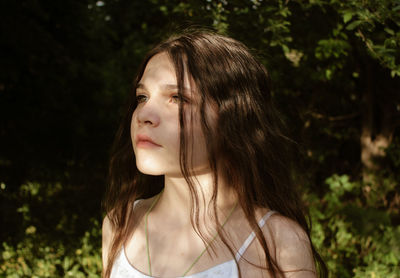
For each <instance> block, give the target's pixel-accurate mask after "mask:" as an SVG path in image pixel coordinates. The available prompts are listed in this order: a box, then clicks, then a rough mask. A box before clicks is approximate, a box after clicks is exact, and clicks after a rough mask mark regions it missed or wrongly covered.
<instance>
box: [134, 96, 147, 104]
mask: <svg viewBox="0 0 400 278" xmlns="http://www.w3.org/2000/svg"><path fill="white" fill-rule="evenodd" d="M146 100H147V96H146V95H137V96H136V101H137V103H142V102H145V101H146Z"/></svg>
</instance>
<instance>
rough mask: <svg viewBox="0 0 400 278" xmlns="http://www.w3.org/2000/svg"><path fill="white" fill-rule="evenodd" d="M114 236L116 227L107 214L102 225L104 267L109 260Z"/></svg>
mask: <svg viewBox="0 0 400 278" xmlns="http://www.w3.org/2000/svg"><path fill="white" fill-rule="evenodd" d="M113 237H114V228H113V225H112V222H111V220H110V217H109V215H106V216H105V217H104V219H103V226H102V244H101V245H102V246H101V249H102V252H101V253H102V260H103V269H105V268H106V264H107V260H108V252H109V249H110V244H111V241H112V238H113Z"/></svg>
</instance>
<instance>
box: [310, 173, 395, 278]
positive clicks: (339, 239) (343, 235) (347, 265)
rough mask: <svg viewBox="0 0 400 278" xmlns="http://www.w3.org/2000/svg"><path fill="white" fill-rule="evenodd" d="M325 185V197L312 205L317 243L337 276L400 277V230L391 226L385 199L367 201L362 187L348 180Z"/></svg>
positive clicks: (313, 200)
mask: <svg viewBox="0 0 400 278" xmlns="http://www.w3.org/2000/svg"><path fill="white" fill-rule="evenodd" d="M387 183H389V182H387ZM326 184H327V185H328V187H329V190H327V192H326V193H325V194H324V196H323V197H322V198H319V197H317V196H316V195H315V194H310V195H309V200H310V209H311V211H310V213H311V217H312V220H313V223H314V226H313V231H312V236H313V240H314V243H315V244H316V245H317V246H318V249H319V250H320V251H321V253H322V255H323V257H324V258H325V260H326V263H327V264H328V268H329V270H330V271H331V275H332V277H399V276H398V275H399V270H400V225H395V226H392V223H391V218H392V217H393V215H391V213H390V212H388V211H385V210H384V209H382V205H383V203H384V201H383V200H382V199H381V196H385V195H386V194H385V193H383V194H382V192H369V193H368V195H370V197H369V199H370V200H369V201H368V200H366V198H365V194H362V191H363V184H362V183H360V182H352V181H351V180H350V178H349V177H348V176H347V175H341V176H339V175H333V176H331V177H329V178H327V179H326ZM371 195H372V196H371ZM371 200H373V201H371ZM366 202H368V203H369V205H368V206H366Z"/></svg>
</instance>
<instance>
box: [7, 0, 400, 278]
mask: <svg viewBox="0 0 400 278" xmlns="http://www.w3.org/2000/svg"><path fill="white" fill-rule="evenodd" d="M0 18H1V21H2V24H1V25H0V26H1V27H0V28H1V31H2V32H0V39H1V42H2V43H1V44H0V50H1V52H2V53H6V55H3V56H4V57H3V58H2V61H1V63H2V69H4V70H2V71H0V121H1V123H0V134H2V136H0V145H1V146H3V148H2V149H1V153H0V202H1V204H2V210H1V216H2V219H1V226H2V229H1V230H0V235H1V246H0V252H1V258H0V276H1V277H98V276H99V275H100V268H101V265H100V264H101V260H100V242H101V240H100V234H99V233H100V227H99V220H98V219H100V202H101V201H100V200H101V196H102V194H103V191H104V187H105V183H106V182H105V181H106V174H105V173H106V169H107V159H108V152H109V149H110V145H111V142H112V136H113V134H114V133H115V130H116V127H117V124H118V121H119V117H120V114H121V109H122V107H123V103H124V100H125V99H126V98H127V96H128V95H129V93H128V92H129V90H130V84H131V81H132V77H133V76H134V74H135V70H136V69H137V67H138V64H139V62H140V61H141V59H142V57H143V55H144V54H145V53H146V52H147V50H148V49H149V48H151V46H152V45H154V43H156V42H159V41H160V40H161V39H162V38H165V37H166V36H168V35H169V34H170V33H171V32H172V31H176V30H182V29H184V28H185V27H188V26H193V25H195V26H204V27H207V28H210V29H214V30H217V31H218V32H220V33H224V34H228V35H230V36H232V37H234V38H236V39H239V40H240V41H242V42H244V43H245V44H246V45H248V46H249V47H250V48H251V49H252V50H254V52H255V54H256V55H257V56H258V57H259V59H260V60H261V61H262V62H263V63H264V64H265V65H266V67H267V69H268V70H269V74H270V76H271V79H272V81H273V82H272V83H273V85H274V86H273V87H274V90H273V92H272V93H273V96H274V99H275V101H276V103H277V104H278V106H279V108H280V110H281V111H282V114H283V115H285V117H286V118H285V120H286V121H287V122H288V125H289V129H290V130H291V131H292V134H291V135H292V137H294V139H295V140H297V141H299V142H301V145H302V147H303V148H304V149H303V151H304V154H305V156H306V158H307V160H306V163H307V169H308V171H307V172H304V173H303V174H304V175H305V179H306V180H308V181H309V185H308V186H306V188H305V190H306V191H307V192H310V193H309V194H308V195H307V197H306V199H307V201H308V203H309V205H310V209H311V216H312V219H313V241H314V242H315V244H316V245H317V247H318V249H319V250H320V251H321V252H322V254H323V256H324V258H325V260H326V261H327V264H328V267H329V270H330V272H331V276H332V277H371V278H372V277H385V278H386V277H387V278H389V277H399V274H398V273H400V270H399V258H400V254H399V247H398V246H400V240H399V237H400V230H399V224H400V219H399V217H398V215H400V197H399V196H400V187H399V184H400V174H399V173H400V172H399V168H400V140H399V139H398V131H397V133H396V132H391V133H390V136H388V137H389V138H390V140H392V139H393V140H392V141H391V144H390V145H389V147H388V148H387V149H386V150H385V154H386V157H385V160H384V161H383V162H382V163H381V169H380V170H379V173H378V174H376V177H375V180H374V181H373V182H372V183H371V182H370V183H363V182H362V181H361V179H362V178H361V176H362V164H361V161H360V149H361V147H362V146H361V145H360V135H361V133H362V130H361V129H362V127H364V126H365V125H364V122H362V121H363V119H366V118H368V117H369V115H365V110H366V108H367V107H369V106H368V105H370V106H371V107H372V108H371V109H372V110H374V111H378V112H377V113H378V115H376V116H375V118H374V122H378V123H379V124H378V125H377V126H376V127H374V128H371V129H372V131H373V132H375V133H376V132H379V131H381V130H387V129H390V128H392V129H395V128H396V127H398V126H399V124H398V119H399V109H400V108H399V107H400V98H399V97H400V95H399V94H398V92H399V88H400V83H399V77H400V56H399V55H400V52H399V51H398V50H399V49H400V1H399V0H381V1H377V0H349V1H341V0H308V1H303V0H294V1H286V0H278V1H262V0H251V1H238V0H218V1H211V0H207V1H197V0H188V1H182V0H173V1H168V0H151V1H105V0H104V1H97V0H86V1H66V2H63V3H62V5H60V4H59V3H58V2H55V1H27V0H24V1H3V2H2V3H1V4H0ZM366 92H371V94H372V95H373V96H374V98H373V99H372V100H370V102H369V103H366V96H367V95H366ZM366 116H367V117H366ZM382 119H385V120H386V121H387V123H388V124H387V123H386V124H385V123H384V122H379V121H380V120H382ZM335 173H336V174H335ZM337 173H341V174H340V175H339V174H337ZM3 227H6V228H3Z"/></svg>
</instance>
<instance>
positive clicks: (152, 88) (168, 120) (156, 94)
mask: <svg viewBox="0 0 400 278" xmlns="http://www.w3.org/2000/svg"><path fill="white" fill-rule="evenodd" d="M184 87H185V92H184V96H185V98H186V99H187V101H185V102H184V104H183V105H184V120H185V125H186V127H185V129H186V130H187V132H186V135H187V138H188V139H187V141H188V154H187V155H188V156H187V157H188V162H189V163H190V161H192V170H194V172H195V173H202V172H204V171H209V165H208V159H207V150H206V145H205V140H204V135H203V133H202V130H201V127H200V115H199V114H200V113H199V111H198V108H197V105H196V103H198V99H199V96H198V95H197V92H195V88H194V85H192V84H191V82H190V80H189V78H188V75H187V73H185V78H184ZM136 98H137V101H138V105H137V107H136V109H135V111H134V112H133V115H132V121H131V139H132V144H133V149H134V152H135V156H136V166H137V168H138V169H139V171H140V172H142V173H144V174H148V175H168V176H182V173H181V169H180V164H179V148H180V125H179V101H180V100H179V97H178V89H177V80H176V74H175V70H174V67H173V64H172V63H171V61H170V59H169V57H168V55H167V54H166V53H160V54H157V55H155V56H154V57H152V58H151V59H150V61H149V62H148V63H147V65H146V68H145V70H144V73H143V76H142V78H141V79H140V81H139V83H138V86H137V89H136ZM191 150H193V151H191ZM188 166H189V169H190V165H188Z"/></svg>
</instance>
